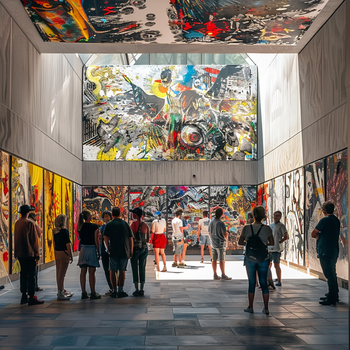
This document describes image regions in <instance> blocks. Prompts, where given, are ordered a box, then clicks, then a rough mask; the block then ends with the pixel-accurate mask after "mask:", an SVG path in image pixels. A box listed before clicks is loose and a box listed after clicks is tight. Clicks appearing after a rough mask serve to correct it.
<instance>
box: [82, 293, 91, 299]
mask: <svg viewBox="0 0 350 350" xmlns="http://www.w3.org/2000/svg"><path fill="white" fill-rule="evenodd" d="M81 298H82V299H89V298H90V296H89V294H88V293H87V292H82V293H81Z"/></svg>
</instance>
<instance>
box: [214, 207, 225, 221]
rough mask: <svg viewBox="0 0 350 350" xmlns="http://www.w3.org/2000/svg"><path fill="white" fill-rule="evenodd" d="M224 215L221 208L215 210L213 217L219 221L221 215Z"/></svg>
mask: <svg viewBox="0 0 350 350" xmlns="http://www.w3.org/2000/svg"><path fill="white" fill-rule="evenodd" d="M223 213H224V211H223V210H222V208H220V207H219V208H217V209H216V210H215V217H216V218H217V219H220V218H221V217H222V214H223Z"/></svg>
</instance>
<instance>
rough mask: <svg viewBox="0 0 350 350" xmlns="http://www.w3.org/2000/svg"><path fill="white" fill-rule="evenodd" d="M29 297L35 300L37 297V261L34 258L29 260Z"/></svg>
mask: <svg viewBox="0 0 350 350" xmlns="http://www.w3.org/2000/svg"><path fill="white" fill-rule="evenodd" d="M27 264H28V277H27V278H28V295H29V298H33V297H34V295H35V277H34V276H35V269H36V261H35V259H34V258H30V259H28V262H27Z"/></svg>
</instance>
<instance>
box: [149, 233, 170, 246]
mask: <svg viewBox="0 0 350 350" xmlns="http://www.w3.org/2000/svg"><path fill="white" fill-rule="evenodd" d="M152 244H153V248H160V249H165V246H166V244H167V239H166V236H165V234H164V233H155V234H154V235H153V239H152Z"/></svg>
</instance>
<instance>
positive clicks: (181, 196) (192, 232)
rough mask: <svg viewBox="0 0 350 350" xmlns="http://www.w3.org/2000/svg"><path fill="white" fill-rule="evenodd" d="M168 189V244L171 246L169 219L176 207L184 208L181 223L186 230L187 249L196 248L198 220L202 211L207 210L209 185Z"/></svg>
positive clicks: (170, 187)
mask: <svg viewBox="0 0 350 350" xmlns="http://www.w3.org/2000/svg"><path fill="white" fill-rule="evenodd" d="M167 189H168V246H167V248H170V247H171V234H172V228H171V220H172V219H173V218H174V211H175V210H176V209H177V208H182V209H183V210H184V212H183V215H182V220H183V225H184V226H188V225H189V228H188V229H187V230H186V241H187V243H188V249H193V248H198V243H199V242H198V221H199V220H200V219H201V218H202V217H203V211H204V210H207V211H208V212H209V187H208V186H198V187H188V186H169V187H167Z"/></svg>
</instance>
